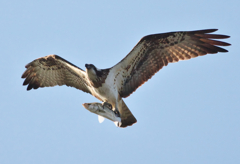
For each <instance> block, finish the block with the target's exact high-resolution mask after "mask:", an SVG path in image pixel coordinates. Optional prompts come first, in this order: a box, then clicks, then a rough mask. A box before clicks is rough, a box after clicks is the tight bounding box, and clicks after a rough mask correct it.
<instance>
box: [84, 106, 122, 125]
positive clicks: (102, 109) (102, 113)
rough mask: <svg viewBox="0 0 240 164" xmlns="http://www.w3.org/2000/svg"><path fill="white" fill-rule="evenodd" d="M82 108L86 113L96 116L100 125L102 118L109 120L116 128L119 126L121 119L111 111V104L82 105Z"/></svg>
mask: <svg viewBox="0 0 240 164" xmlns="http://www.w3.org/2000/svg"><path fill="white" fill-rule="evenodd" d="M82 105H83V107H84V108H86V109H87V110H88V111H90V112H92V113H95V114H97V115H98V120H99V122H100V123H102V122H103V121H104V118H106V119H109V120H111V121H113V122H114V124H115V125H116V126H117V127H120V126H121V118H120V117H118V116H117V114H116V113H115V112H114V111H113V110H112V106H111V104H108V103H104V104H101V103H97V102H94V103H84V104H82Z"/></svg>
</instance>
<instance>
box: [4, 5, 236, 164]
mask: <svg viewBox="0 0 240 164" xmlns="http://www.w3.org/2000/svg"><path fill="white" fill-rule="evenodd" d="M239 5H240V4H239V2H238V1H236V0H229V1H225V0H201V1H190V0H185V1H173V0H168V1H159V0H158V1H157V0H156V1H154V0H148V1H112V2H110V1H106V0H102V1H76V0H68V1H62V0H58V1H56V0H53V1H45V0H43V1H35V0H31V1H29V0H28V1H27V0H22V1H16V0H8V1H7V0H1V2H0V24H1V26H0V31H1V33H0V45H1V48H0V56H1V60H0V68H1V69H0V73H1V82H0V83H1V92H0V93H1V94H0V99H1V103H0V163H1V164H16V163H18V164H33V163H34V164H42V163H46V164H48V163H49V164H52V163H58V164H69V163H71V164H75V163H88V164H95V163H106V164H112V163H116V164H118V163H119V164H120V163H138V164H142V163H164V164H175V163H178V164H188V163H189V164H192V163H194V164H203V163H204V164H212V163H218V164H231V163H233V164H236V163H238V162H239V161H240V155H239V154H240V131H239V129H240V119H239V118H240V110H239V109H240V86H239V84H240V67H239V61H240V55H239V52H238V51H239V50H238V48H239V40H238V38H239V37H240V32H239V25H240V23H239V15H240V11H239V9H238V7H239ZM208 28H218V29H219V31H218V32H217V33H219V34H227V35H230V36H231V38H230V39H227V40H226V41H227V42H229V43H231V44H232V46H230V47H227V49H228V50H229V52H228V53H219V54H213V55H207V56H204V57H199V58H195V59H191V60H188V61H182V62H179V63H174V64H169V65H168V66H167V67H165V68H163V69H162V70H160V71H159V72H158V73H157V74H156V75H155V76H154V77H153V78H152V79H151V80H149V81H148V82H147V83H145V84H144V85H143V86H142V87H140V88H139V89H138V90H137V91H136V92H135V93H134V94H132V95H131V96H130V97H128V98H127V99H125V100H124V101H125V102H126V104H127V105H128V107H129V108H130V109H131V111H132V112H133V114H134V115H135V117H136V118H137V120H138V122H137V124H134V125H133V126H131V127H128V128H125V129H121V128H116V127H115V125H114V124H113V123H112V122H110V121H108V120H106V121H104V122H103V123H102V124H99V123H98V119H97V116H96V115H95V114H92V113H90V112H89V111H87V110H86V109H85V108H83V106H82V105H81V104H83V103H86V102H98V100H97V99H95V98H94V97H92V96H91V95H89V94H86V93H83V92H81V91H79V90H76V89H74V88H70V87H66V86H62V87H59V86H57V87H52V88H44V89H38V90H32V91H29V92H28V91H26V87H23V86H22V83H23V80H22V79H21V78H20V77H21V75H22V73H23V72H24V70H25V68H24V66H25V65H26V64H27V63H29V62H31V61H32V60H34V59H36V58H39V57H42V56H46V55H49V54H58V55H59V56H61V57H63V58H65V59H66V60H68V61H70V62H72V63H73V64H75V65H77V66H79V67H81V68H83V69H85V68H84V65H85V63H92V64H94V65H96V66H97V67H98V68H108V67H111V66H113V65H114V64H116V63H117V62H118V61H120V60H121V59H122V58H123V57H125V55H127V53H128V52H129V51H130V50H131V49H132V48H133V47H134V45H135V44H136V43H137V42H138V41H139V39H140V38H141V37H143V36H145V35H148V34H154V33H163V32H170V31H182V30H186V31H187V30H200V29H208Z"/></svg>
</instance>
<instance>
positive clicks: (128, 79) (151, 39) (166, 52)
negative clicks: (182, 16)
mask: <svg viewBox="0 0 240 164" xmlns="http://www.w3.org/2000/svg"><path fill="white" fill-rule="evenodd" d="M214 31H217V29H208V30H199V31H188V32H184V31H181V32H170V33H163V34H155V35H148V36H145V37H143V38H142V39H141V40H140V41H139V42H138V44H137V45H136V46H135V47H134V48H133V49H132V51H131V52H130V53H129V54H128V55H127V56H126V57H125V58H124V59H123V60H122V61H120V62H119V63H118V64H117V65H115V66H114V67H112V68H111V71H113V72H114V74H115V75H116V77H115V81H116V83H117V84H116V85H117V87H118V91H119V94H120V95H121V96H122V97H128V96H129V95H130V94H131V93H133V92H134V91H135V90H136V89H137V88H138V87H139V86H141V85H142V84H143V83H144V82H146V81H147V80H148V79H150V78H151V77H152V76H153V75H154V74H155V73H156V72H157V71H159V70H160V69H161V68H162V67H163V66H167V65H168V63H173V62H178V61H180V60H188V59H191V58H194V57H197V56H203V55H206V54H214V53H218V52H228V51H227V50H225V49H223V48H221V47H218V46H217V45H219V46H229V45H230V44H228V43H225V42H221V41H216V40H212V39H225V38H229V36H226V35H217V34H208V33H211V32H214Z"/></svg>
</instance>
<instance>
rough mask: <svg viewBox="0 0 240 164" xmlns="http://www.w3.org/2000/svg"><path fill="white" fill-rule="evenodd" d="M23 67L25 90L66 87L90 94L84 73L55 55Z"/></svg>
mask: <svg viewBox="0 0 240 164" xmlns="http://www.w3.org/2000/svg"><path fill="white" fill-rule="evenodd" d="M25 67H26V68H27V70H26V71H25V72H24V73H23V75H22V78H25V81H24V82H23V85H28V87H27V90H31V89H38V88H39V87H52V86H55V85H59V86H61V85H67V86H71V87H75V88H77V89H80V90H82V91H84V92H87V93H91V92H90V89H89V85H90V84H89V82H88V79H87V76H86V72H85V71H83V70H82V69H80V68H78V67H77V66H75V65H73V64H72V63H70V62H68V61H66V60H65V59H63V58H61V57H59V56H57V55H48V56H46V57H42V58H38V59H36V60H34V61H32V62H31V63H29V64H27V65H26V66H25Z"/></svg>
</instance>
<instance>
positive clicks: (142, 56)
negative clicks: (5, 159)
mask: <svg viewBox="0 0 240 164" xmlns="http://www.w3.org/2000/svg"><path fill="white" fill-rule="evenodd" d="M215 31H217V29H207V30H197V31H179V32H169V33H161V34H153V35H147V36H144V37H143V38H142V39H141V40H140V41H139V42H138V43H137V45H136V46H135V47H134V48H133V49H132V50H131V51H130V52H129V54H128V55H127V56H126V57H124V58H123V59H122V60H121V61H120V62H119V63H117V64H116V65H114V66H113V67H111V68H107V69H99V68H97V67H96V66H94V65H93V64H85V67H86V71H84V70H82V69H81V68H79V67H77V66H76V65H74V64H72V63H70V62H68V61H67V60H65V59H63V58H61V57H60V56H57V55H48V56H45V57H41V58H38V59H36V60H34V61H32V62H30V63H29V64H27V65H26V66H25V67H26V71H25V72H24V73H23V75H22V78H24V79H25V81H24V82H23V85H28V86H27V90H31V89H38V88H39V87H41V88H43V87H52V86H55V85H59V86H61V85H66V86H71V87H74V88H76V89H80V90H82V91H84V92H86V93H89V94H91V95H93V96H94V97H96V98H97V99H99V100H100V101H102V102H103V104H104V103H107V104H111V105H112V110H113V111H114V112H115V113H116V115H117V116H118V117H120V118H121V124H119V127H127V126H130V125H132V124H134V123H136V122H137V120H136V118H135V117H134V116H133V114H132V113H131V111H130V110H129V108H128V107H127V106H126V104H125V103H124V101H123V99H122V98H126V97H128V96H129V95H130V94H132V93H133V92H134V91H135V90H136V89H137V88H138V87H140V86H141V85H142V84H144V83H145V82H146V81H147V80H148V79H150V78H151V77H152V76H153V75H154V74H155V73H156V72H158V71H159V70H160V69H162V68H163V66H167V65H168V63H174V62H178V61H180V60H188V59H191V58H195V57H198V56H203V55H206V54H215V53H218V52H228V51H227V50H226V49H224V48H221V47H219V46H229V45H230V44H229V43H226V42H222V41H218V40H214V39H226V38H229V36H227V35H219V34H210V33H212V32H215Z"/></svg>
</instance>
